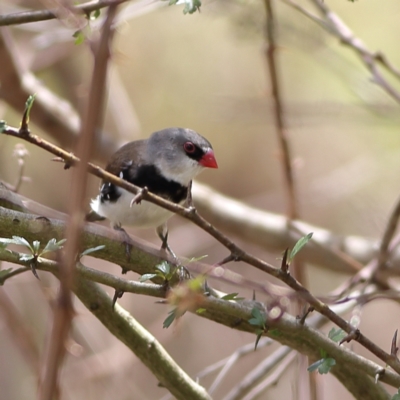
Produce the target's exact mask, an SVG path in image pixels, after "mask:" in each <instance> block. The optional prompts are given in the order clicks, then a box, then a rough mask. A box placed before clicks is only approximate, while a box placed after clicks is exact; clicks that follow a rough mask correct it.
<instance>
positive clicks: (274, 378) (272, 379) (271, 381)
mask: <svg viewBox="0 0 400 400" xmlns="http://www.w3.org/2000/svg"><path fill="white" fill-rule="evenodd" d="M295 357H296V353H294V352H292V353H291V354H288V355H287V357H286V358H285V359H284V360H283V361H282V363H281V364H280V365H279V366H278V367H277V368H276V370H275V371H274V373H273V374H272V375H270V376H269V377H268V378H266V379H265V380H264V381H263V382H261V383H260V384H259V385H257V386H256V387H255V388H254V389H253V390H251V392H249V393H248V394H247V395H246V396H245V397H243V400H254V399H256V398H257V397H258V396H259V395H260V394H261V393H263V392H264V391H265V390H266V389H267V388H268V387H270V386H272V385H275V384H276V383H277V382H278V381H279V379H280V377H281V376H282V375H283V374H284V373H285V372H286V371H287V369H288V367H289V366H290V364H292V362H293V360H294V359H295Z"/></svg>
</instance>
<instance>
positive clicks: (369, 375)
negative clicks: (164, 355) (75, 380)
mask: <svg viewBox="0 0 400 400" xmlns="http://www.w3.org/2000/svg"><path fill="white" fill-rule="evenodd" d="M0 260H4V261H8V262H12V263H15V264H20V265H26V262H23V261H20V259H19V253H16V252H10V251H7V250H0ZM37 269H38V270H46V271H50V272H52V273H53V274H55V275H56V276H57V274H58V266H57V263H56V262H54V261H50V260H42V261H40V262H38V265H37ZM86 269H87V268H86V267H84V266H82V265H81V266H78V268H77V279H76V287H75V289H74V290H75V292H76V294H77V296H78V297H79V298H80V299H81V301H82V302H83V303H84V304H85V306H86V307H87V308H88V309H89V310H90V311H91V312H92V313H94V314H95V316H96V317H97V318H98V319H99V320H100V321H101V322H102V323H103V324H104V325H105V326H106V327H107V328H108V329H109V330H110V332H111V333H112V334H114V335H115V336H116V337H117V338H118V339H119V340H121V341H122V342H123V343H125V344H126V345H127V346H128V347H129V348H130V349H131V350H132V351H133V352H134V353H135V354H137V355H138V357H139V358H141V359H142V357H143V358H144V359H142V361H143V362H144V363H145V364H146V365H147V366H148V367H149V368H150V369H151V370H152V372H153V373H154V374H161V375H162V374H163V373H164V372H163V371H160V370H159V368H158V367H157V364H153V361H154V360H149V357H151V356H152V355H153V354H152V351H147V350H148V347H147V344H146V345H143V343H142V342H140V345H138V343H137V341H136V340H137V339H136V335H137V334H138V333H137V332H132V331H131V329H132V328H134V329H135V330H136V329H138V330H139V331H143V328H142V327H138V325H137V322H136V321H135V320H133V318H132V317H131V316H130V315H129V314H128V313H127V312H126V311H124V310H123V309H122V308H121V307H120V306H119V305H118V304H117V305H116V312H115V313H114V312H113V311H112V307H111V298H110V297H109V296H108V295H107V294H105V293H104V292H103V291H102V290H101V289H100V288H99V287H98V286H97V285H96V284H94V283H93V282H91V281H88V280H86V279H84V278H83V275H81V274H82V273H83V272H82V271H83V270H86ZM84 273H89V274H90V273H91V272H90V270H88V271H85V272H84ZM255 304H257V303H255V302H248V301H243V302H232V301H225V300H221V299H216V298H214V297H211V296H209V297H204V298H203V300H202V302H201V308H202V309H204V312H202V313H200V314H196V315H198V316H200V317H202V318H206V319H210V320H212V321H214V322H218V323H221V324H223V325H225V326H227V327H229V328H234V329H237V330H241V331H245V332H254V326H252V325H250V324H249V323H248V320H249V319H250V318H252V314H251V312H252V308H253V307H254V305H255ZM258 304H259V303H258ZM238 321H240V323H238ZM317 321H319V318H317V319H316V320H315V322H310V324H311V325H315V324H316V323H318V322H317ZM131 323H132V324H133V326H131V325H130V324H131ZM266 323H267V325H268V327H269V328H270V329H269V331H267V332H265V335H266V336H269V337H271V338H273V339H274V340H276V341H278V342H280V343H281V344H283V345H287V346H290V347H291V348H293V349H295V350H298V351H300V352H301V353H302V354H306V355H308V356H310V357H311V358H312V359H318V358H320V351H321V349H322V350H324V351H325V352H326V353H327V354H329V356H330V357H332V358H334V359H335V360H336V363H337V365H336V366H335V367H334V368H332V373H333V374H334V375H336V376H338V377H339V379H340V381H341V382H342V383H343V384H344V385H345V386H346V387H347V388H348V389H349V390H350V391H351V392H352V393H353V394H354V395H355V396H356V398H358V399H365V400H367V399H368V400H369V399H371V400H377V399H381V398H384V397H382V393H384V390H383V388H382V387H381V385H380V384H379V383H377V384H375V382H374V380H373V379H374V378H375V376H376V375H377V374H378V373H379V376H380V380H381V382H384V383H387V384H389V385H391V386H393V387H399V386H400V376H399V375H398V374H397V373H395V372H393V371H391V370H390V369H383V368H381V367H380V366H379V365H377V364H376V363H374V362H372V361H369V360H367V359H365V358H364V357H362V356H359V355H357V354H355V353H353V352H352V351H350V350H349V349H347V348H345V347H344V346H338V345H337V343H335V342H333V341H332V340H330V339H328V338H327V337H326V336H324V335H322V334H321V333H320V332H318V331H317V330H315V329H314V328H312V327H311V326H307V325H306V324H299V323H298V320H297V319H296V318H294V317H292V316H290V315H288V314H286V313H284V314H283V315H282V317H281V318H279V319H270V318H268V316H267V315H266ZM138 340H145V339H143V338H141V339H138ZM146 343H147V342H146ZM150 347H151V346H150ZM151 348H152V347H151ZM154 362H155V361H154ZM162 365H165V364H164V363H163V364H162ZM343 371H345V373H343ZM156 376H157V378H158V379H160V381H161V383H163V384H164V382H163V381H162V380H161V379H164V378H160V376H159V375H156ZM360 382H363V385H360ZM166 387H167V388H168V389H169V390H170V387H169V386H167V385H166ZM171 392H172V390H171ZM172 393H173V392H172ZM362 394H363V395H364V397H362ZM374 396H375V397H374ZM178 398H179V397H178ZM187 398H191V397H186V399H187ZM196 398H197V397H196Z"/></svg>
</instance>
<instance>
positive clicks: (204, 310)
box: [196, 308, 207, 314]
mask: <svg viewBox="0 0 400 400" xmlns="http://www.w3.org/2000/svg"><path fill="white" fill-rule="evenodd" d="M206 311H207V310H206V309H205V308H198V309H197V310H196V314H203V313H205V312H206Z"/></svg>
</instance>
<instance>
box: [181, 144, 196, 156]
mask: <svg viewBox="0 0 400 400" xmlns="http://www.w3.org/2000/svg"><path fill="white" fill-rule="evenodd" d="M183 149H184V150H185V151H186V153H188V154H193V153H194V152H195V151H196V146H195V145H194V144H193V143H192V142H186V143H184V145H183Z"/></svg>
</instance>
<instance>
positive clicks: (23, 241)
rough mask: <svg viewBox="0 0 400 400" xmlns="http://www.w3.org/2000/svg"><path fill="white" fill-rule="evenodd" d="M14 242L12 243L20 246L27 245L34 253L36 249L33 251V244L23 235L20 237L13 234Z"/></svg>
mask: <svg viewBox="0 0 400 400" xmlns="http://www.w3.org/2000/svg"><path fill="white" fill-rule="evenodd" d="M12 240H13V241H12V242H11V243H13V244H17V245H19V246H25V247H27V248H28V249H29V250H30V251H31V252H32V253H34V251H33V249H32V246H31V245H30V244H29V242H28V241H27V240H26V239H24V238H23V237H20V236H13V237H12Z"/></svg>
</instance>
